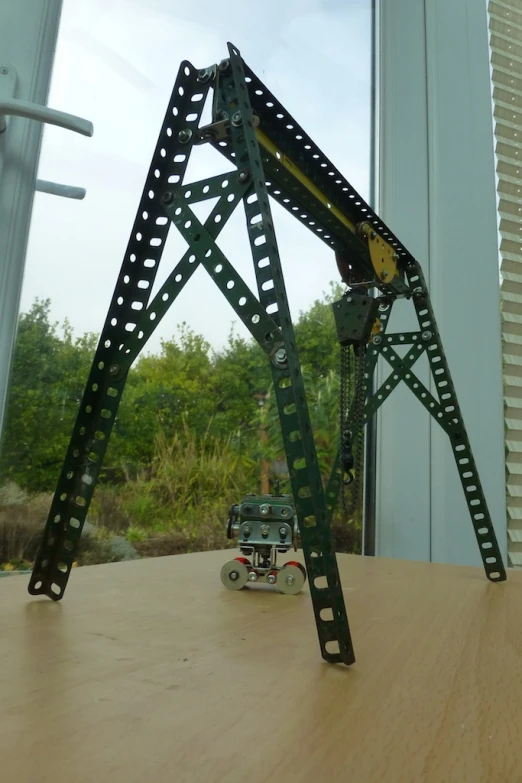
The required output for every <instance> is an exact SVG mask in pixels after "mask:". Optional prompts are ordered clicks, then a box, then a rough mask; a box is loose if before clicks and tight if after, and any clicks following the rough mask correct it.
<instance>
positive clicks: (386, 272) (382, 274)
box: [381, 269, 388, 280]
mask: <svg viewBox="0 0 522 783" xmlns="http://www.w3.org/2000/svg"><path fill="white" fill-rule="evenodd" d="M381 277H382V279H383V280H386V278H387V277H388V271H387V270H386V269H383V270H382V273H381Z"/></svg>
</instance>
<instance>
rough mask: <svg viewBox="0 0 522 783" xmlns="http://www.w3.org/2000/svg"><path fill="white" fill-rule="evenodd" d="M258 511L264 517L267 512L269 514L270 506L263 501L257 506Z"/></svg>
mask: <svg viewBox="0 0 522 783" xmlns="http://www.w3.org/2000/svg"><path fill="white" fill-rule="evenodd" d="M259 513H260V514H261V515H262V516H263V517H266V516H267V515H268V514H270V506H269V505H268V503H263V505H262V506H259Z"/></svg>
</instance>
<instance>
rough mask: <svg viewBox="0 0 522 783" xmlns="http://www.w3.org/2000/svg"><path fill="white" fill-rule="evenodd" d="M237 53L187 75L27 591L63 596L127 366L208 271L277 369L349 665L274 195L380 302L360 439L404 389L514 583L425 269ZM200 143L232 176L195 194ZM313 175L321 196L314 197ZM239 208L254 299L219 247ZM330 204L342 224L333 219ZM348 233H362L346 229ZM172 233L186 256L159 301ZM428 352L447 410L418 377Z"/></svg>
mask: <svg viewBox="0 0 522 783" xmlns="http://www.w3.org/2000/svg"><path fill="white" fill-rule="evenodd" d="M228 48H229V56H228V58H227V59H226V60H224V61H223V62H222V63H220V64H219V65H214V66H212V67H211V68H206V69H203V70H201V71H197V70H196V69H195V68H194V66H193V65H191V64H190V63H189V62H186V61H185V62H183V63H182V64H181V67H180V70H179V72H178V76H177V79H176V84H175V86H174V90H173V92H172V95H171V98H170V101H169V105H168V107H167V112H166V114H165V118H164V121H163V125H162V128H161V131H160V135H159V138H158V143H157V145H156V149H155V151H154V154H153V157H152V161H151V165H150V168H149V172H148V175H147V177H146V181H145V185H144V189H143V194H142V197H141V200H140V204H139V207H138V210H137V215H136V219H135V222H134V226H133V229H132V232H131V237H130V240H129V244H128V246H127V249H126V252H125V256H124V260H123V263H122V267H121V270H120V274H119V276H118V280H117V284H116V288H115V291H114V295H113V297H112V300H111V303H110V306H109V309H108V314H107V318H106V321H105V325H104V327H103V330H102V332H101V336H100V340H99V343H98V347H97V349H96V353H95V356H94V359H93V363H92V367H91V371H90V374H89V378H88V381H87V386H86V389H85V392H84V396H83V399H82V402H81V405H80V410H79V413H78V417H77V420H76V423H75V426H74V429H73V433H72V436H71V441H70V444H69V447H68V450H67V453H66V456H65V461H64V465H63V468H62V472H61V474H60V477H59V480H58V484H57V488H56V492H55V495H54V498H53V501H52V505H51V509H50V512H49V517H48V520H47V523H46V526H45V530H44V535H43V538H42V542H41V546H40V549H39V552H38V555H37V558H36V562H35V565H34V569H33V572H32V575H31V579H30V583H29V588H28V589H29V592H30V593H31V594H33V595H39V594H45V595H47V596H49V597H50V598H52V599H54V600H60V599H61V598H62V597H63V595H64V591H65V589H66V586H67V582H68V579H69V576H70V573H71V568H72V564H73V561H74V556H75V552H76V549H77V546H78V543H79V539H80V535H81V532H82V529H83V525H84V522H85V518H86V515H87V512H88V509H89V505H90V502H91V499H92V495H93V492H94V489H95V486H96V482H97V479H98V475H99V471H100V468H101V465H102V461H103V457H104V454H105V450H106V448H107V443H108V440H109V437H110V434H111V431H112V427H113V424H114V420H115V417H116V413H117V410H118V406H119V403H120V400H121V397H122V394H123V391H124V387H125V382H126V378H127V374H128V371H129V368H130V366H131V365H132V363H133V362H134V360H135V359H136V357H137V356H138V355H139V353H140V351H141V350H142V348H143V347H144V345H145V344H146V342H147V340H148V339H149V338H150V336H151V334H152V333H153V332H154V330H155V329H156V328H157V326H158V324H159V323H160V322H161V319H162V318H163V316H164V315H165V313H166V312H167V310H168V309H169V307H170V306H171V305H172V303H173V302H174V301H175V299H176V297H177V296H178V295H179V293H180V292H181V291H182V290H183V288H184V286H185V284H186V283H187V281H188V280H189V279H190V278H191V276H192V275H193V274H194V271H195V270H196V269H197V268H198V266H200V265H201V266H202V267H204V268H205V270H206V271H207V272H208V273H209V275H210V276H211V277H212V279H213V280H214V281H215V283H216V285H217V287H218V288H219V289H220V290H221V291H222V293H223V294H224V296H225V297H226V298H227V300H228V302H229V303H230V304H231V306H232V307H233V309H234V310H235V312H236V313H237V314H238V316H239V317H240V318H241V320H242V321H243V323H244V324H245V325H246V327H247V328H248V329H249V331H250V333H251V334H252V335H253V337H254V338H255V339H256V341H257V342H258V343H259V345H260V346H261V348H262V349H263V351H264V352H265V354H266V356H267V361H269V362H270V367H271V372H272V377H273V382H274V389H275V398H276V402H277V406H278V410H279V415H280V421H281V428H282V433H283V441H284V447H285V452H286V458H287V463H288V466H289V471H290V482H291V488H292V494H293V501H294V506H295V510H296V516H297V519H298V524H299V530H300V538H301V544H302V547H303V552H304V556H305V561H306V566H307V569H308V576H309V585H310V594H311V599H312V605H313V609H314V615H315V621H316V626H317V632H318V637H319V643H320V649H321V654H322V656H323V658H324V659H325V660H327V661H329V662H343V663H345V664H351V663H353V662H354V660H355V656H354V651H353V645H352V640H351V635H350V629H349V624H348V618H347V614H346V608H345V604H344V597H343V592H342V588H341V583H340V578H339V572H338V568H337V561H336V556H335V551H334V544H333V540H332V535H331V530H330V525H329V518H330V516H331V513H332V511H333V508H334V505H335V501H336V499H337V498H338V496H339V481H340V471H339V464H338V462H337V464H336V466H334V470H333V472H332V476H331V477H330V481H329V484H328V486H327V489H326V493H325V491H324V489H323V484H322V479H321V475H320V471H319V467H318V462H317V455H316V450H315V443H314V439H313V434H312V427H311V422H310V415H309V411H308V407H307V404H306V397H305V389H304V382H303V377H302V374H301V368H300V363H299V356H298V349H297V345H296V341H295V335H294V330H293V326H292V320H291V316H290V309H289V305H288V300H287V295H286V289H285V284H284V279H283V272H282V267H281V260H280V257H279V252H278V248H277V241H276V236H275V231H274V225H273V219H272V214H271V209H270V200H269V196H270V197H272V198H273V199H275V200H276V201H278V203H280V204H281V205H282V206H283V207H284V208H285V209H286V210H288V211H289V212H290V214H292V215H293V216H294V217H296V219H298V220H300V221H301V222H302V223H303V224H304V225H306V226H307V228H309V229H310V230H311V231H312V232H313V233H315V235H316V236H317V237H319V238H320V239H321V240H322V241H323V242H325V243H326V244H327V245H328V246H329V247H330V248H331V249H332V251H335V252H337V253H341V254H342V255H343V258H345V259H347V263H348V268H349V270H350V275H351V276H352V277H351V278H350V282H351V284H353V285H355V284H356V285H358V286H360V287H363V289H364V291H365V292H366V291H367V290H369V289H370V288H373V287H374V288H376V289H377V292H378V297H377V299H378V304H377V305H376V307H378V312H377V315H378V317H379V320H380V322H381V326H382V330H381V332H380V334H378V335H376V336H375V335H374V337H373V339H372V342H370V343H369V344H367V339H368V330H367V329H365V330H363V331H362V332H361V334H360V336H359V337H360V339H361V340H362V339H363V338H364V340H363V341H364V345H365V349H366V355H365V373H364V399H366V403H365V407H364V415H363V416H361V415H360V413H357V412H356V411H352V414H353V416H354V417H355V418H354V421H353V422H352V425H353V434H354V435H356V434H357V431H358V429H359V430H360V429H361V428H362V427H364V425H365V423H366V421H368V419H369V418H370V417H371V416H373V415H374V413H375V412H376V410H377V409H378V408H379V406H380V405H381V404H382V403H383V402H384V401H385V399H387V397H388V396H389V395H390V394H391V392H392V391H393V389H394V388H395V387H396V386H397V384H398V383H399V382H400V381H401V380H402V381H403V382H405V383H406V384H407V385H408V386H409V387H410V388H411V389H412V391H413V392H414V394H416V396H417V397H418V398H419V400H420V401H421V402H422V403H423V404H424V405H425V407H426V408H427V409H428V410H429V412H430V413H431V414H432V415H434V416H435V418H436V420H438V421H439V423H440V424H441V426H442V427H443V428H444V429H445V431H446V432H447V433H448V435H449V437H450V440H451V443H452V448H453V453H454V456H455V460H456V462H457V468H458V470H459V475H460V477H461V481H462V485H463V488H464V491H465V494H466V499H467V501H468V506H469V509H470V514H471V516H472V521H473V525H474V529H475V532H476V535H477V540H478V542H479V547H480V551H481V554H482V556H483V561H484V566H485V569H486V573H487V575H488V578H490V579H492V580H494V581H497V580H502V579H505V570H504V567H503V564H502V559H501V556H500V551H499V548H498V545H497V542H496V538H495V534H494V530H493V527H492V524H491V520H490V517H489V512H488V510H487V506H486V502H485V499H484V495H483V492H482V489H481V487H480V482H479V479H478V475H477V472H476V466H475V464H474V461H473V457H472V454H471V449H470V445H469V441H468V438H467V434H466V431H465V428H464V425H463V422H462V416H461V413H460V411H459V408H458V404H457V399H456V394H455V389H454V387H453V384H452V381H451V377H450V374H449V369H448V367H447V363H446V359H445V357H444V352H443V349H442V345H441V342H440V336H439V334H438V330H437V327H436V324H435V319H434V316H433V312H432V309H431V304H430V301H429V295H428V292H427V288H426V284H425V281H424V278H423V277H422V272H421V270H420V267H419V265H418V263H417V262H416V260H415V259H414V258H413V257H412V256H411V254H410V253H409V252H408V251H407V250H406V249H405V248H404V247H403V246H402V245H401V243H400V242H399V241H398V239H397V238H396V237H395V236H394V235H393V233H392V232H391V231H390V229H389V228H388V227H387V226H385V225H384V224H383V223H382V221H381V220H380V218H379V217H378V216H377V215H375V214H374V213H373V211H372V210H371V208H370V207H369V205H368V204H367V203H366V202H365V201H364V200H363V199H362V198H361V196H360V195H359V194H358V193H357V192H356V191H355V190H354V189H353V188H352V186H351V185H350V184H349V182H348V181H347V180H346V179H344V177H343V176H342V174H340V172H339V171H338V170H337V169H336V168H335V167H334V166H333V164H332V163H331V162H330V161H329V160H328V159H327V158H326V156H324V154H323V153H322V152H321V151H320V150H319V149H318V148H317V147H316V145H315V144H314V142H313V141H312V140H311V139H310V138H309V137H308V136H307V134H306V133H305V131H304V130H303V129H302V128H301V127H300V126H299V125H298V123H297V122H296V121H295V120H294V119H293V118H292V117H291V116H290V115H289V114H288V112H287V111H286V110H285V109H284V108H283V107H282V106H281V104H280V103H279V102H278V101H277V99H276V98H275V97H274V96H273V95H272V94H271V93H270V92H269V90H268V89H267V88H266V87H265V85H263V84H262V83H261V82H260V81H259V80H258V79H257V77H256V76H255V74H253V73H252V71H251V70H250V69H249V68H248V66H246V65H245V63H244V62H243V60H242V58H241V56H240V54H239V52H238V50H237V49H236V48H235V47H234V46H232V45H231V44H229V47H228ZM211 89H212V90H213V107H212V111H213V116H212V125H211V126H206V127H203V128H202V127H201V116H202V111H203V107H204V104H205V101H206V98H207V96H208V94H209V91H210V90H211ZM257 127H259V129H260V130H261V131H262V133H263V134H264V135H265V138H268V139H269V140H270V141H271V142H272V143H273V144H274V145H276V147H277V149H278V150H280V151H281V153H282V154H283V155H286V156H287V157H288V158H290V159H291V161H292V163H293V164H294V165H295V166H297V168H298V169H299V172H301V174H302V175H303V176H302V177H301V178H297V179H296V177H295V176H292V174H291V173H289V170H288V168H285V167H284V166H283V165H281V163H280V160H279V158H277V157H274V156H273V155H271V154H270V153H269V152H267V150H266V149H265V148H264V147H263V148H262V147H261V146H260V143H259V138H258V133H257V131H256V128H257ZM204 143H206V144H210V145H212V146H213V147H214V148H215V149H216V150H218V151H219V152H220V153H221V154H222V155H223V156H224V157H225V158H227V159H228V161H229V162H230V167H231V168H230V171H229V172H228V173H226V174H223V175H220V176H217V177H210V178H207V179H202V180H200V181H199V182H186V181H185V175H186V170H187V165H188V162H189V160H190V157H191V155H192V154H197V149H198V145H200V144H204ZM303 177H304V178H305V179H306V178H308V181H311V182H312V183H313V186H314V188H315V190H313V189H312V190H310V188H307V187H306V186H305V184H303V183H304V182H305V179H303ZM210 198H217V199H218V200H217V203H216V204H215V205H214V207H213V208H212V210H211V212H210V215H209V217H208V218H207V219H206V220H205V221H204V222H203V221H201V220H199V219H198V218H197V217H196V215H195V214H194V212H193V210H192V209H191V205H192V204H194V203H198V202H201V201H204V200H206V199H210ZM240 203H242V204H243V207H244V211H245V218H246V225H247V230H248V237H249V241H250V247H251V252H252V258H253V262H254V269H255V276H256V282H257V289H258V292H257V296H256V295H255V294H254V293H253V292H252V291H250V289H249V288H248V286H247V285H246V284H245V282H244V280H243V279H242V278H241V276H240V275H239V274H238V272H237V271H236V270H235V269H234V268H233V266H232V265H231V264H230V262H229V261H228V259H227V258H226V256H225V255H224V254H223V252H222V251H221V250H220V248H219V245H218V244H217V241H216V240H217V239H218V237H219V234H220V232H221V230H222V228H223V226H224V225H225V224H226V222H227V220H228V219H229V217H230V215H231V214H232V212H233V211H234V209H235V208H236V207H237V206H238V205H239V204H240ZM332 207H335V209H336V210H339V211H338V212H337V213H336V214H335V210H332ZM339 214H341V216H342V217H343V219H342V220H340V219H339ZM336 215H337V216H336ZM345 218H346V220H345ZM346 221H348V224H347V222H346ZM350 221H351V224H353V227H355V228H354V230H353V231H352V230H351V229H350V228H349V227H347V226H349V225H350ZM361 223H369V224H370V225H371V226H372V229H373V230H375V231H377V232H378V233H379V235H380V236H382V237H383V238H384V239H386V241H387V242H388V243H389V244H390V245H391V246H392V247H393V248H394V251H395V253H396V260H397V267H398V269H397V275H396V276H395V277H394V278H393V279H391V280H388V281H387V282H386V284H385V283H383V282H382V281H381V280H378V279H376V277H375V272H374V270H373V266H372V263H371V259H370V254H369V249H368V245H367V241H366V240H365V239H364V237H363V236H361V234H360V233H359V232H358V231H357V229H356V227H357V226H359V225H360V224H361ZM171 224H173V225H174V226H175V227H176V229H177V230H178V231H179V232H180V233H181V235H182V236H183V238H184V239H185V241H186V242H187V243H188V246H189V247H188V250H187V251H186V253H185V254H184V255H183V257H182V259H181V260H180V261H179V263H178V264H177V266H176V267H175V268H174V270H173V271H172V272H171V273H170V275H169V276H168V278H167V280H166V281H165V283H164V284H163V285H162V286H161V287H160V290H159V291H158V293H157V294H156V295H155V296H154V297H153V298H152V299H151V293H150V292H151V290H152V286H153V283H154V280H155V277H156V273H157V270H158V266H159V263H160V260H161V256H162V252H163V248H164V246H165V241H166V239H167V235H168V231H169V228H170V225H171ZM345 282H346V281H345ZM404 295H406V296H407V297H408V298H412V300H413V304H414V307H415V309H416V311H417V315H418V319H419V324H420V331H419V332H409V333H404V334H398V335H393V334H391V335H388V334H387V331H386V328H387V325H388V320H389V315H390V312H391V306H392V305H393V302H394V301H395V299H396V298H397V296H404ZM372 307H374V305H373V304H372ZM345 326H346V322H345ZM352 328H353V327H352ZM428 335H429V336H428ZM399 344H411V350H410V351H408V355H407V356H406V357H405V358H401V357H400V356H399V355H398V353H397V352H396V350H395V349H394V348H393V346H395V345H399ZM424 353H426V354H427V356H428V359H429V362H430V367H431V370H432V373H433V377H434V382H435V386H436V388H437V389H438V392H439V398H438V399H437V398H436V397H435V396H434V395H432V394H431V393H430V392H429V391H428V390H427V389H425V388H424V387H423V386H422V384H420V382H419V381H418V379H417V378H416V376H415V375H414V373H413V371H412V367H413V365H414V363H415V361H416V360H417V359H418V357H419V356H421V355H423V354H424ZM379 356H382V357H383V358H384V359H386V360H387V361H388V363H389V364H390V366H391V373H390V376H389V378H388V379H387V380H386V381H385V382H384V383H383V384H382V385H381V387H380V388H379V389H378V390H377V391H376V392H375V393H374V394H373V395H372V396H371V398H368V389H369V388H371V379H372V377H373V373H374V370H375V366H376V363H377V359H378V357H379ZM352 414H351V415H352ZM356 414H357V415H356Z"/></svg>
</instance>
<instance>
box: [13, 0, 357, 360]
mask: <svg viewBox="0 0 522 783" xmlns="http://www.w3.org/2000/svg"><path fill="white" fill-rule="evenodd" d="M370 6H371V3H370V0H284V2H283V1H282V0H264V1H263V2H262V3H258V2H253V1H252V0H243V1H242V2H237V0H228V2H226V0H225V1H224V2H221V3H216V2H214V0H198V2H197V3H191V2H187V1H185V2H180V0H64V8H63V16H62V22H61V30H60V36H59V43H58V48H57V52H56V61H55V66H54V74H53V82H52V87H51V94H50V97H49V101H48V103H49V105H50V106H52V107H53V108H57V109H61V110H63V111H68V112H71V113H73V114H78V115H80V116H82V117H86V118H87V119H89V120H91V121H92V122H93V124H94V136H93V137H92V138H91V139H86V138H84V137H80V136H77V135H76V134H72V133H68V132H67V131H64V130H62V129H59V128H50V127H47V128H46V129H45V132H44V141H43V146H42V155H41V159H40V169H39V175H38V176H39V177H40V178H42V179H49V180H54V181H57V182H63V183H66V184H70V185H78V186H82V187H85V188H86V189H87V196H86V198H85V199H84V200H83V201H72V200H70V199H60V198H56V197H52V196H48V195H45V194H41V193H37V194H36V198H35V204H34V211H33V221H32V228H31V234H30V240H29V248H28V253H27V261H26V271H25V279H24V288H23V294H22V310H27V309H28V308H29V307H30V305H31V304H32V302H33V300H34V299H35V297H37V296H38V297H40V298H44V297H49V298H50V299H51V300H52V315H53V317H54V318H55V319H56V320H59V321H62V320H63V319H64V318H68V319H69V321H70V322H71V323H72V325H73V327H74V329H75V331H76V332H77V333H82V332H84V331H94V332H99V331H100V329H101V327H102V325H103V322H104V319H105V315H106V311H107V307H108V305H109V302H110V298H111V295H112V292H113V289H114V285H115V283H116V278H117V275H118V271H119V268H120V265H121V262H122V258H123V253H124V252H125V248H126V245H127V241H128V237H129V233H130V230H131V228H132V224H133V220H134V216H135V212H136V209H137V206H138V202H139V198H140V195H141V191H142V187H143V183H144V179H145V176H146V173H147V170H148V166H149V163H150V158H151V155H152V152H153V150H154V147H155V144H156V139H157V135H158V132H159V129H160V127H161V123H162V120H163V116H164V113H165V109H166V106H167V103H168V100H169V97H170V93H171V90H172V87H173V84H174V81H175V78H176V74H177V70H178V67H179V63H180V61H181V60H183V59H188V60H190V61H191V62H192V63H193V64H194V65H195V66H196V67H197V68H201V67H205V66H207V65H211V64H212V63H215V62H219V61H220V60H221V59H223V58H224V57H226V55H227V48H226V43H227V41H232V42H233V43H234V44H235V45H236V46H237V47H238V48H239V49H240V51H241V54H242V56H243V57H244V59H245V61H246V62H247V63H248V64H249V65H250V67H251V68H252V69H253V70H254V71H255V72H256V73H257V75H258V76H259V77H260V78H261V79H262V81H264V82H265V84H266V85H267V87H268V88H269V89H270V90H272V92H274V93H275V94H276V96H277V97H278V98H279V100H280V101H281V102H282V103H283V105H284V106H285V107H286V108H287V109H288V111H289V112H290V113H291V114H293V115H294V117H295V119H296V120H297V121H298V122H300V123H301V124H302V125H303V126H304V128H305V129H306V130H307V132H308V133H309V134H310V135H311V136H312V138H313V139H314V140H315V142H316V143H317V144H318V145H319V147H320V148H321V149H322V150H323V151H324V152H325V153H326V155H328V157H330V159H331V160H332V161H333V162H334V163H335V164H336V165H337V166H338V168H339V169H340V170H341V171H342V172H343V173H344V175H345V176H346V177H347V179H348V180H349V181H350V182H351V183H352V184H353V185H354V186H355V187H356V188H357V189H358V190H359V192H360V193H361V194H362V195H363V196H364V197H366V198H367V197H368V191H369V156H370V88H371V84H370V27H371V10H370ZM192 157H193V158H194V157H197V162H196V161H194V162H193V163H191V166H189V170H188V175H189V176H188V178H187V180H186V181H188V180H189V179H200V178H202V177H204V176H206V175H207V174H208V175H213V174H215V173H220V172H221V171H226V170H228V169H229V168H230V166H229V164H227V162H226V161H224V159H223V162H222V161H221V158H220V156H219V155H218V154H217V153H215V152H214V151H213V150H207V149H203V148H196V150H195V153H193V155H192ZM199 216H200V217H202V216H203V213H201V212H200V213H199ZM274 219H275V227H276V233H277V236H278V242H279V249H280V253H281V258H282V262H283V269H284V273H285V280H286V286H287V291H288V295H289V300H290V305H291V308H292V315H293V317H294V318H296V317H297V315H298V313H299V311H300V310H302V309H305V308H306V307H308V306H309V305H310V304H311V303H312V302H313V301H314V299H315V298H317V296H319V295H320V294H321V292H322V291H326V290H327V289H328V284H329V281H330V280H337V278H338V276H337V271H336V266H335V260H334V256H333V253H332V252H331V251H329V250H328V249H327V248H326V246H324V245H323V244H322V243H321V242H320V241H319V240H318V239H316V238H315V237H314V236H313V235H312V234H311V233H309V232H308V231H307V230H306V229H305V228H304V227H303V226H301V225H300V224H299V223H298V222H297V221H295V220H292V218H291V217H290V216H289V215H287V214H286V212H284V211H283V210H281V209H280V208H279V207H278V206H277V205H274ZM176 235H177V231H176V229H175V228H171V230H170V234H169V241H168V243H167V246H166V248H165V251H164V253H163V258H162V261H161V265H160V270H159V273H158V277H157V284H156V287H155V289H154V291H155V290H156V289H157V285H158V284H161V282H163V281H164V279H165V278H166V277H167V275H168V274H169V272H170V271H171V270H172V268H173V266H174V265H175V263H176V262H177V261H178V260H179V257H180V255H181V253H182V252H183V250H184V249H185V245H184V243H183V242H182V240H181V239H180V238H179V235H177V236H176ZM219 244H220V245H221V247H222V248H223V250H224V251H225V253H226V254H227V255H228V257H229V258H230V260H231V261H233V263H234V264H235V265H236V266H237V267H238V269H239V270H240V272H241V274H242V275H243V277H244V278H245V279H246V280H247V282H248V283H249V285H250V286H251V288H252V289H253V290H255V278H254V274H253V267H252V262H251V260H250V256H249V246H248V241H247V235H246V229H245V227H244V215H243V212H242V210H240V209H238V210H236V214H235V215H234V216H233V218H232V220H231V221H229V224H228V225H227V227H226V228H225V229H224V231H223V233H222V234H221V237H220V240H219ZM237 320H238V319H237V317H236V315H235V313H234V311H233V310H232V309H231V308H230V306H229V305H228V303H227V302H226V300H225V299H224V297H223V296H222V294H221V293H220V292H219V290H218V289H217V287H216V286H215V284H214V283H213V282H212V281H211V280H210V278H209V277H208V275H207V274H206V272H205V271H204V270H203V269H202V268H200V269H198V270H197V272H196V274H195V275H194V276H193V278H192V279H191V280H190V281H189V283H188V284H187V286H186V288H185V289H184V290H183V292H182V293H181V295H180V297H179V298H178V299H177V300H176V302H175V303H174V304H173V306H172V307H171V310H170V311H169V313H168V314H167V315H166V316H165V318H164V319H163V321H162V323H161V324H160V326H159V327H158V329H157V331H156V333H155V335H154V336H153V337H152V338H151V340H150V341H149V343H148V346H147V350H157V348H158V347H159V341H160V338H169V337H171V336H172V335H173V334H175V333H176V331H177V324H179V323H180V322H182V321H186V322H187V323H188V324H189V325H190V326H191V327H192V328H194V329H195V330H196V331H197V332H199V333H201V334H203V335H204V336H205V337H206V338H207V339H208V340H209V342H210V343H211V344H212V345H213V346H215V347H216V348H218V347H219V346H221V345H222V344H223V343H224V342H225V341H226V338H227V335H228V333H229V331H230V326H231V323H232V322H233V321H236V322H237ZM237 331H238V332H239V333H240V334H246V330H244V328H243V326H242V324H241V323H239V324H238V326H237Z"/></svg>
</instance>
